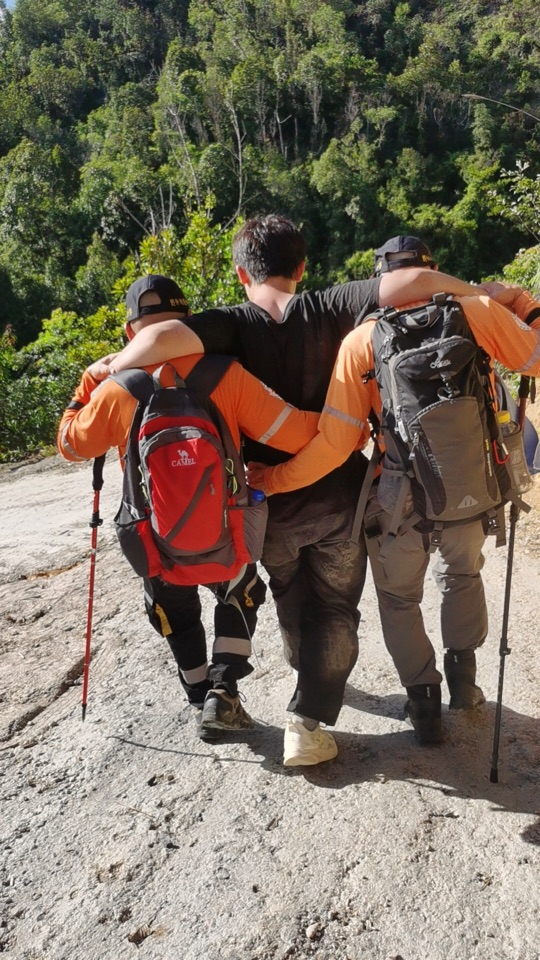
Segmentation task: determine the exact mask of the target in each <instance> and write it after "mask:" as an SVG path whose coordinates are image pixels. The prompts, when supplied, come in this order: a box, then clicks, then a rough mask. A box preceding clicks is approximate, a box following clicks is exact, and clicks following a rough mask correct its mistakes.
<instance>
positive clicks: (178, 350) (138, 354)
mask: <svg viewBox="0 0 540 960" xmlns="http://www.w3.org/2000/svg"><path fill="white" fill-rule="evenodd" d="M241 309H242V308H241V307H238V308H235V307H216V308H215V309H211V310H204V311H202V312H201V313H195V314H193V316H191V317H185V318H184V319H183V320H164V321H163V322H162V323H153V324H149V325H148V326H146V327H144V328H143V329H142V330H140V331H139V333H138V334H137V336H136V337H134V338H133V340H131V341H130V342H129V343H128V344H127V346H125V347H124V349H123V350H122V351H121V352H120V353H119V354H118V355H117V356H116V357H115V358H114V360H113V361H112V362H111V367H110V368H111V373H116V372H117V371H119V370H127V369H128V368H129V367H147V366H150V365H151V364H154V363H164V362H165V360H172V359H173V358H174V357H187V356H189V355H191V354H194V353H221V354H231V353H232V354H234V353H235V352H236V351H235V341H236V336H237V321H238V320H239V318H240V317H241Z"/></svg>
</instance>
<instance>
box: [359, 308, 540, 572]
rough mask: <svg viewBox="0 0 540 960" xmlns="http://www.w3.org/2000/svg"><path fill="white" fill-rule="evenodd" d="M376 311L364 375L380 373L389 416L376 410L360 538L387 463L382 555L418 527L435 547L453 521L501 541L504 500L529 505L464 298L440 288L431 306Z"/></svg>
mask: <svg viewBox="0 0 540 960" xmlns="http://www.w3.org/2000/svg"><path fill="white" fill-rule="evenodd" d="M374 317H375V318H376V319H377V323H376V324H375V326H374V328H373V333H372V346H373V356H374V364H375V367H374V370H369V371H366V374H365V378H364V382H367V381H368V380H369V379H372V378H375V379H376V381H377V386H378V388H379V392H380V394H381V400H382V414H381V418H380V420H379V418H378V417H377V416H376V415H375V414H374V413H373V411H372V414H371V416H370V419H371V422H372V427H373V430H372V435H373V437H374V440H375V443H374V454H373V457H372V460H371V464H370V468H369V469H368V472H367V475H366V479H365V481H364V484H363V487H362V492H361V494H360V500H359V504H358V509H357V515H356V521H355V528H354V532H353V539H357V538H358V537H359V535H360V526H361V523H362V516H363V513H364V510H365V506H366V503H367V500H368V497H369V489H370V487H371V483H372V481H373V477H374V475H375V472H376V467H377V465H378V464H379V463H381V464H382V471H381V477H380V480H379V487H378V493H377V499H378V501H379V503H380V504H381V505H382V506H383V508H384V509H385V510H386V511H387V512H388V513H390V515H391V518H392V519H391V523H390V531H389V534H388V537H387V538H386V541H385V543H383V546H382V550H381V559H382V560H383V561H384V559H385V556H386V553H387V551H388V549H389V546H390V544H391V542H392V540H393V538H395V537H396V536H397V535H398V534H399V533H400V532H403V531H404V530H405V529H409V528H410V527H413V526H414V527H416V528H417V529H419V530H421V531H422V532H424V533H428V532H429V533H430V535H431V549H432V550H434V549H435V548H436V547H437V546H438V545H439V544H440V536H441V531H442V528H443V526H444V525H445V524H456V523H463V522H467V521H470V520H474V519H480V518H482V519H485V522H486V528H487V531H488V532H489V533H493V534H496V535H497V543H498V544H502V543H504V542H505V538H504V516H503V515H502V510H501V509H500V507H501V505H502V504H503V503H504V502H506V501H508V500H511V501H513V502H514V503H516V504H517V505H519V506H520V507H522V508H524V509H527V508H526V505H525V504H523V502H522V501H521V499H520V498H519V495H518V493H517V491H516V490H515V489H514V487H513V485H512V479H511V476H510V474H509V472H508V470H507V469H506V466H505V461H506V460H507V453H506V451H505V448H504V446H503V443H502V436H501V433H500V429H499V424H498V421H497V416H496V412H495V398H494V395H493V391H492V387H491V379H490V375H491V364H490V358H489V356H488V354H487V353H486V352H485V350H483V349H482V348H481V347H480V346H479V345H478V344H477V343H476V340H475V338H474V335H473V333H472V331H471V329H470V327H469V324H468V321H467V318H466V316H465V314H464V312H463V309H462V307H461V305H460V303H459V302H457V301H456V300H454V299H453V298H452V297H451V296H447V295H446V294H437V295H436V296H434V297H433V300H432V302H430V303H428V304H427V305H425V306H421V307H414V308H411V309H409V310H401V311H398V310H396V309H394V308H393V307H386V308H384V309H383V310H381V311H378V312H377V313H376V314H371V315H370V317H366V318H365V319H366V320H367V319H373V318H374ZM363 322H365V321H363ZM379 437H380V438H381V439H382V442H383V445H384V452H381V449H380V447H379V445H378V443H377V438H379ZM405 515H407V518H406V520H404V519H403V518H404V516H405ZM367 532H368V535H369V531H367Z"/></svg>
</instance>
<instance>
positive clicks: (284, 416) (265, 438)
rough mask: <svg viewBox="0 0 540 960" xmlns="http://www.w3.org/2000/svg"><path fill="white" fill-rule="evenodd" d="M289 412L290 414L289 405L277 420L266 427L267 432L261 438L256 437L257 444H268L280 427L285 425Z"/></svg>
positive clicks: (290, 408)
mask: <svg viewBox="0 0 540 960" xmlns="http://www.w3.org/2000/svg"><path fill="white" fill-rule="evenodd" d="M291 412H292V407H291V405H290V404H286V406H285V407H284V409H283V410H282V411H281V413H280V415H279V417H277V419H276V420H274V422H273V423H272V424H271V426H269V427H268V430H267V431H266V432H265V433H263V435H262V436H261V437H257V441H258V443H268V441H269V440H270V439H271V438H272V437H273V436H274V434H276V433H277V432H278V430H279V429H280V427H282V426H283V424H284V423H285V420H286V419H287V417H288V416H289V414H290V413H291Z"/></svg>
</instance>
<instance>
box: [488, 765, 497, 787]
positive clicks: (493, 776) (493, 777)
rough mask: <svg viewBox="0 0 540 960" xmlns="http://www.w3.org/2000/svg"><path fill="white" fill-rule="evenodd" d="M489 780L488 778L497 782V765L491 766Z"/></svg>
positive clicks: (491, 781) (492, 781)
mask: <svg viewBox="0 0 540 960" xmlns="http://www.w3.org/2000/svg"><path fill="white" fill-rule="evenodd" d="M489 780H490V783H498V782H499V774H498V772H497V767H492V768H491V773H490V775H489Z"/></svg>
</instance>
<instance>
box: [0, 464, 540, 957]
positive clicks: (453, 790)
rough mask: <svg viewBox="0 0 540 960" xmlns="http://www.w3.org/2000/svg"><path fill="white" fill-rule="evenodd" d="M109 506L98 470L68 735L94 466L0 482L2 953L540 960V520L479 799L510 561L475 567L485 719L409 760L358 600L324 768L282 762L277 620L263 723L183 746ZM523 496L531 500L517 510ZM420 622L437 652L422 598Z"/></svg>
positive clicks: (534, 523)
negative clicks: (92, 551) (353, 648)
mask: <svg viewBox="0 0 540 960" xmlns="http://www.w3.org/2000/svg"><path fill="white" fill-rule="evenodd" d="M118 492H119V470H118V466H117V464H116V463H114V461H113V460H112V459H111V462H110V463H108V464H107V467H106V471H105V486H104V489H103V493H102V498H101V512H102V516H103V517H104V518H105V522H104V524H103V526H102V527H101V528H100V529H99V535H98V558H97V565H96V590H95V601H94V636H93V650H94V659H93V660H92V665H91V672H90V689H89V701H88V712H87V716H86V720H85V722H84V723H82V721H81V706H80V700H81V685H80V682H81V672H82V657H83V650H84V637H85V626H86V611H87V600H88V568H89V560H88V558H89V545H90V529H89V527H88V521H89V519H90V514H91V510H92V491H91V472H90V467H89V466H88V465H84V466H82V467H78V466H68V465H66V464H64V463H62V462H61V461H59V460H58V459H57V458H51V459H49V460H45V461H42V462H40V463H37V464H29V465H16V466H15V465H13V466H6V467H3V468H2V470H1V471H0V494H1V496H2V502H3V512H2V552H1V556H0V598H1V611H2V613H1V618H2V619H1V623H2V633H1V637H0V665H1V679H0V767H1V781H0V796H1V801H2V803H1V812H0V821H1V834H2V857H1V860H0V877H1V884H0V891H1V893H0V896H1V901H2V912H1V919H0V953H3V954H5V955H6V956H10V957H14V958H15V957H16V958H20V960H109V958H111V960H124V958H134V957H135V956H136V955H138V956H140V958H141V960H158V958H160V960H161V958H165V960H200V958H205V960H285V958H292V960H305V958H311V957H314V958H317V960H448V958H450V960H538V958H539V957H540V917H539V906H540V883H539V879H540V871H539V866H540V819H539V817H540V795H539V783H540V742H539V732H540V696H539V680H538V678H539V676H540V648H539V643H538V640H539V629H538V590H539V586H540V571H539V556H540V521H539V514H538V513H537V512H535V513H534V514H532V515H531V516H529V517H523V518H521V519H520V522H519V525H518V534H517V543H516V558H515V567H514V586H513V593H512V604H511V617H510V631H509V643H510V647H511V649H512V654H511V656H510V657H508V658H507V660H506V676H505V688H504V711H503V720H502V734H501V742H500V759H499V782H498V783H491V782H490V767H491V758H492V740H493V729H494V715H495V700H496V696H497V680H498V670H499V638H500V632H501V615H502V602H503V591H504V582H505V564H506V556H505V551H504V550H498V551H495V550H494V549H493V547H492V545H491V544H489V546H488V549H487V550H486V557H487V561H486V569H485V582H486V589H487V593H488V597H489V606H490V613H491V631H490V636H489V639H488V641H487V642H486V644H485V646H484V647H483V648H482V650H481V651H480V653H479V657H478V659H479V670H480V679H481V683H482V686H483V688H484V691H485V693H486V696H487V700H488V703H487V705H486V708H485V710H484V711H483V713H481V714H480V715H479V716H478V717H477V718H475V719H474V720H470V719H467V718H466V717H465V716H464V715H461V714H459V713H457V714H456V713H454V714H450V713H449V712H448V710H447V708H446V707H445V708H444V724H445V735H446V741H445V744H444V746H443V747H441V748H420V747H418V746H417V744H416V742H415V740H414V737H413V735H412V732H411V730H410V728H409V727H408V726H407V724H406V723H405V722H404V720H403V705H404V699H405V698H404V695H403V690H402V688H401V687H400V685H399V683H398V681H397V678H396V676H395V673H394V669H393V666H392V664H391V662H390V660H389V657H388V655H387V653H386V651H385V649H384V646H383V643H382V639H381V635H380V629H379V625H378V617H377V611H376V606H375V603H374V597H373V590H372V587H371V585H370V584H368V586H367V588H366V592H365V599H364V601H363V603H362V618H363V619H362V623H361V627H360V631H361V632H360V636H361V655H360V659H359V662H358V665H357V667H356V668H355V670H354V673H353V675H352V677H351V682H350V685H349V687H348V691H347V696H346V703H345V706H344V709H343V711H342V714H341V716H340V719H339V722H338V726H337V728H336V738H337V740H338V742H339V751H340V752H339V756H338V757H337V759H336V760H334V761H332V762H330V763H327V764H325V765H323V766H321V767H317V768H313V769H310V768H304V769H300V768H297V769H285V768H283V766H282V764H281V750H282V730H283V722H284V711H285V706H286V704H287V701H288V698H289V696H290V694H291V693H292V687H293V684H292V677H291V675H290V672H289V669H288V668H287V667H286V666H285V664H284V662H283V659H282V655H281V650H280V640H279V636H278V630H277V626H276V620H275V615H274V612H273V607H272V603H271V602H268V603H267V604H266V607H265V609H264V612H263V616H262V618H261V624H260V629H259V631H258V635H257V638H256V652H257V660H256V671H255V673H254V674H253V675H252V676H251V677H250V678H248V680H246V681H245V683H244V690H245V693H246V697H247V704H246V706H247V708H248V710H249V711H250V712H251V713H252V714H253V715H254V716H255V717H256V718H257V720H258V726H257V729H256V730H255V731H254V732H253V733H252V734H249V735H248V734H246V735H237V736H228V737H227V738H226V739H224V740H223V741H222V742H220V743H219V744H208V743H203V742H201V741H200V740H198V739H197V738H196V736H195V725H194V720H193V717H192V716H191V715H190V713H189V711H188V708H187V707H186V706H185V705H184V703H183V700H182V697H181V695H180V689H179V685H178V681H177V678H176V676H175V669H174V665H173V663H172V660H171V658H170V655H169V654H168V648H167V647H166V644H165V643H164V642H163V641H160V640H159V638H157V636H156V635H155V634H154V633H153V631H152V630H151V629H150V627H149V626H148V624H147V621H146V618H145V616H144V615H143V611H142V602H141V591H140V584H139V582H138V581H137V580H136V578H135V577H134V576H133V575H132V574H131V571H130V568H129V567H128V565H127V564H126V562H125V561H124V560H123V559H122V557H121V555H120V553H119V550H118V547H117V545H116V539H115V534H114V530H113V524H112V517H113V515H114V512H115V505H116V502H117V499H118ZM539 493H540V490H539V487H538V482H537V486H536V488H535V490H534V491H533V500H534V502H535V503H536V505H537V507H538V506H540V497H539ZM209 601H210V594H208V600H207V601H206V605H205V617H206V619H207V623H208V625H209V627H210V624H211V618H212V608H211V604H210V602H209ZM425 613H426V619H427V621H428V624H429V625H430V627H431V629H432V631H433V634H434V635H436V633H437V597H436V595H435V591H434V588H433V586H432V584H431V582H430V583H428V585H427V590H426V601H425ZM444 696H445V699H446V701H447V695H446V691H444Z"/></svg>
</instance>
